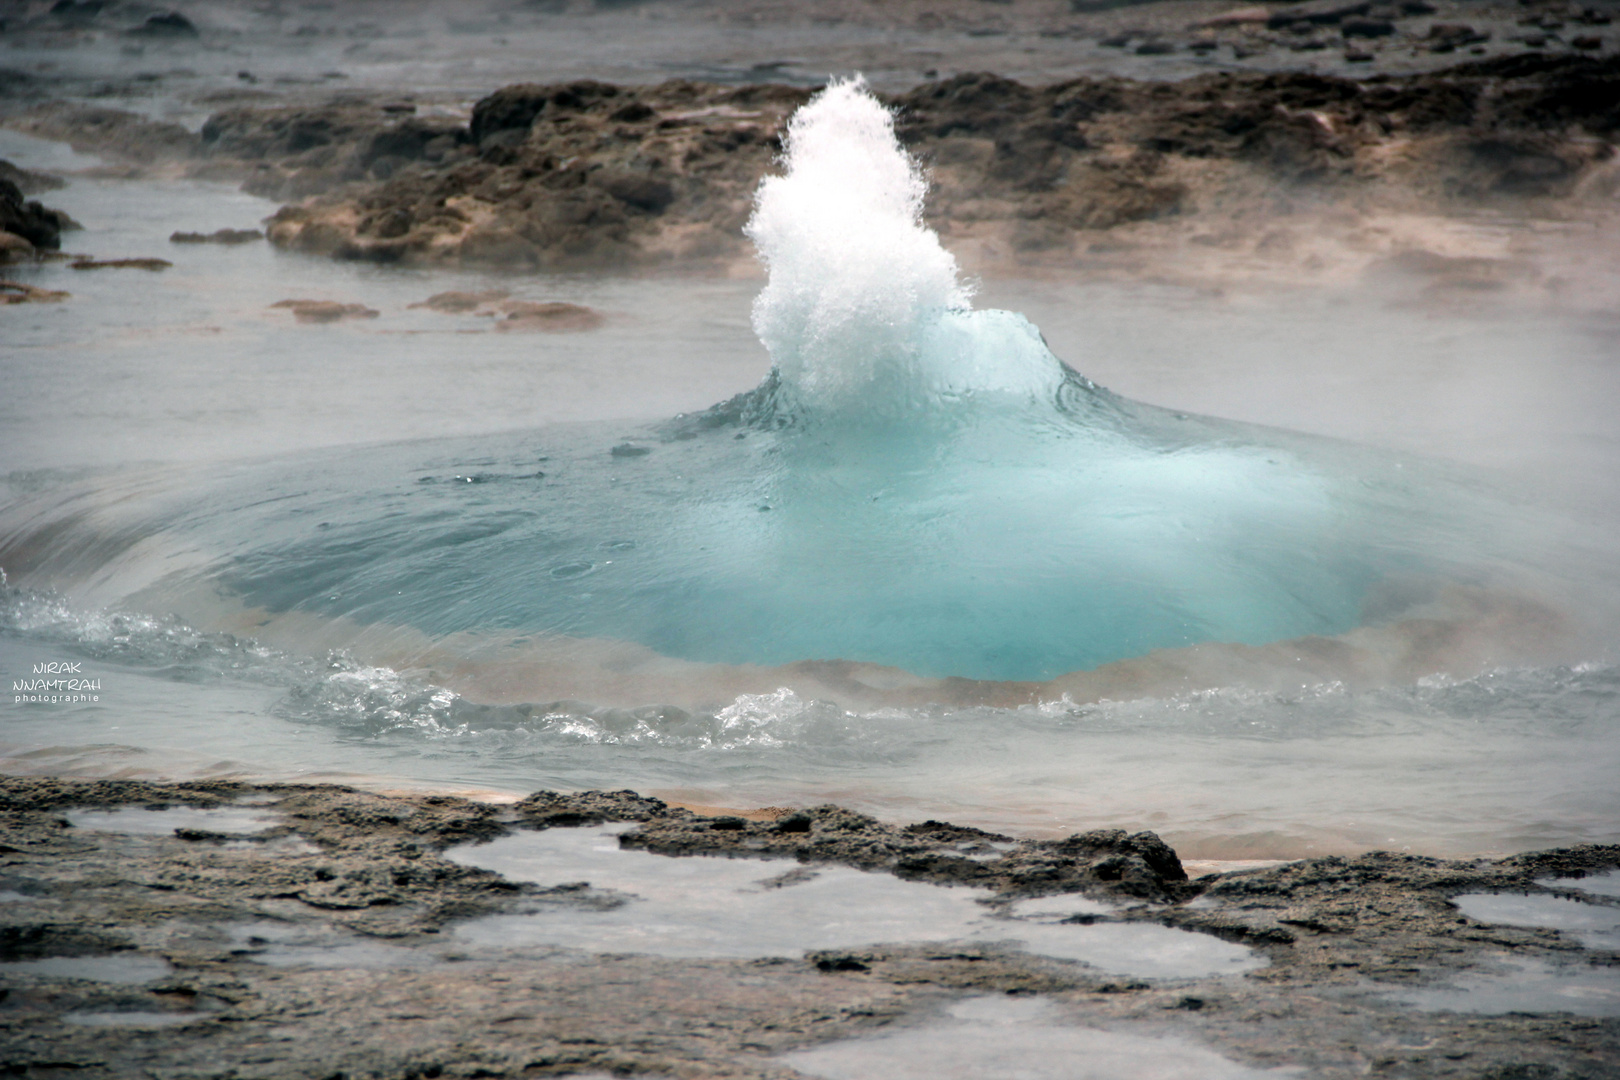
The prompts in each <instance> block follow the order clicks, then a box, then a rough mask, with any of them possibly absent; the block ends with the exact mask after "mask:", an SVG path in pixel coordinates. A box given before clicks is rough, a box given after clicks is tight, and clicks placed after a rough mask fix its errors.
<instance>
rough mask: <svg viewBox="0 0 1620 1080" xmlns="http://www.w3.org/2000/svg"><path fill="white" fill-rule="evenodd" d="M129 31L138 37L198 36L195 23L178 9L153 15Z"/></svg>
mask: <svg viewBox="0 0 1620 1080" xmlns="http://www.w3.org/2000/svg"><path fill="white" fill-rule="evenodd" d="M130 33H131V34H135V35H138V36H140V37H154V38H194V37H197V36H198V35H197V25H196V24H195V23H193V22H192V21H191V20H190V19H188V18H186V17H185V16H184V15H182V14H180V13H179V12H178V11H170V12H166V13H164V14H162V15H153V16H151V17H150V18H148V19H147V20H146V21H145V22H144V23H142V24H141V25H140V26H138V27H136V28H135V29H133V30H131V31H130Z"/></svg>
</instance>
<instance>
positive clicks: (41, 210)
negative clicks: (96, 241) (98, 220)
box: [0, 177, 76, 251]
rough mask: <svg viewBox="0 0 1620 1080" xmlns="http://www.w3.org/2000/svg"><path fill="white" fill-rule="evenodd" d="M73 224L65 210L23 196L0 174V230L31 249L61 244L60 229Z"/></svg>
mask: <svg viewBox="0 0 1620 1080" xmlns="http://www.w3.org/2000/svg"><path fill="white" fill-rule="evenodd" d="M74 227H76V223H75V222H73V220H72V219H71V218H69V217H68V216H67V215H66V214H64V213H62V212H61V211H59V210H52V209H49V208H48V207H45V206H42V205H40V203H38V202H37V201H35V200H32V199H24V198H23V193H22V189H21V188H20V187H18V186H17V185H16V184H15V183H13V182H12V181H11V180H8V179H5V178H4V177H0V233H9V234H10V235H12V236H15V237H19V238H21V239H22V240H24V241H26V242H27V243H28V245H29V246H30V247H31V248H34V249H38V250H42V251H55V250H57V249H58V248H60V247H61V246H62V230H63V229H64V228H74Z"/></svg>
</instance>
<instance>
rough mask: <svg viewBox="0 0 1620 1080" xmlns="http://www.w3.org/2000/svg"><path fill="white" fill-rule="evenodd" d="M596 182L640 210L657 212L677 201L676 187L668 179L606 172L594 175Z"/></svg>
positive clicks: (617, 197) (614, 195)
mask: <svg viewBox="0 0 1620 1080" xmlns="http://www.w3.org/2000/svg"><path fill="white" fill-rule="evenodd" d="M592 180H593V182H594V183H596V184H597V185H598V186H599V187H601V188H602V190H603V191H606V192H607V193H608V194H609V195H612V196H613V197H614V198H615V199H618V200H619V201H620V202H623V203H628V204H629V205H631V206H633V207H635V208H636V209H638V210H645V211H647V212H648V213H649V214H657V213H661V212H663V210H664V209H665V208H666V207H668V206H669V204H670V203H672V202H674V201H675V189H674V188H673V187H672V186H671V185H670V183H669V181H668V180H661V179H658V178H657V177H653V176H646V175H638V174H635V173H622V172H604V173H597V174H596V175H594V176H593V177H592Z"/></svg>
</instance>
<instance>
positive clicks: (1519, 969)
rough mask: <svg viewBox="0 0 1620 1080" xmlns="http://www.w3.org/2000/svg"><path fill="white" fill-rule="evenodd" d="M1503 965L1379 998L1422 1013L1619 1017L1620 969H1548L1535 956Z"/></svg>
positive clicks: (1549, 967)
mask: <svg viewBox="0 0 1620 1080" xmlns="http://www.w3.org/2000/svg"><path fill="white" fill-rule="evenodd" d="M1505 966H1506V968H1507V970H1506V971H1505V972H1469V973H1467V974H1464V975H1460V976H1458V977H1457V978H1455V979H1453V980H1451V982H1450V984H1449V985H1446V986H1440V987H1424V988H1419V989H1413V990H1399V991H1392V992H1388V993H1385V994H1383V995H1382V996H1384V997H1385V998H1388V999H1390V1000H1393V1001H1396V1002H1399V1003H1401V1004H1404V1005H1410V1006H1413V1007H1414V1008H1418V1009H1422V1010H1424V1011H1425V1012H1457V1013H1480V1014H1484V1015H1488V1016H1497V1015H1501V1014H1503V1013H1520V1012H1523V1013H1573V1014H1575V1015H1576V1016H1598V1017H1611V1016H1620V972H1617V971H1616V970H1615V969H1613V968H1600V967H1577V966H1573V965H1571V966H1566V967H1553V966H1551V965H1549V964H1544V963H1542V962H1540V961H1538V960H1511V961H1508V962H1507V963H1506V965H1505Z"/></svg>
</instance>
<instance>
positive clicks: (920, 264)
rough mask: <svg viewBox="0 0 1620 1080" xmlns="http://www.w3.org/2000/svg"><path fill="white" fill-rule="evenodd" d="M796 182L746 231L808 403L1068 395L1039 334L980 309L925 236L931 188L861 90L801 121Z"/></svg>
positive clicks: (774, 346) (834, 88) (782, 365)
mask: <svg viewBox="0 0 1620 1080" xmlns="http://www.w3.org/2000/svg"><path fill="white" fill-rule="evenodd" d="M784 142H785V146H786V150H785V153H784V154H783V162H784V164H785V165H786V173H785V175H782V176H770V177H766V178H765V180H763V181H762V182H761V184H760V187H759V192H758V194H757V196H756V198H755V204H754V214H753V217H752V218H751V219H750V220H749V222H748V226H747V229H746V232H747V234H748V237H749V239H751V240H752V241H753V242H754V245H755V247H756V248H757V249H758V251H759V257H760V260H761V261H762V262H763V263H764V264H765V266H766V268H767V269H768V270H769V272H770V281H769V282H768V283H767V284H766V286H765V288H764V289H763V290H762V291H761V292H760V294H759V297H758V298H757V299H756V300H755V302H754V330H755V332H756V333H757V334H758V335H759V338H760V340H761V341H762V342H764V344H765V347H766V348H767V349H768V350H769V351H770V354H771V360H772V362H773V363H774V364H775V367H776V371H777V374H778V375H779V376H780V378H781V379H782V381H783V383H784V384H785V385H786V386H787V387H790V388H791V389H792V390H793V391H794V392H795V396H796V397H797V399H798V401H799V402H800V403H802V404H806V405H809V406H810V407H812V408H815V409H817V410H824V411H827V412H832V411H841V412H846V413H847V412H851V411H853V412H854V413H855V414H857V415H864V414H866V413H869V412H871V411H874V409H875V407H878V406H885V407H889V408H895V407H899V408H902V409H903V408H906V407H908V406H915V405H919V404H927V403H929V402H931V401H933V400H936V399H938V398H940V397H942V396H951V395H961V394H969V393H974V392H982V391H1017V392H1020V393H1025V394H1039V393H1047V394H1049V393H1051V392H1053V391H1055V390H1056V388H1057V386H1058V384H1059V383H1061V382H1062V374H1061V370H1060V368H1059V365H1058V362H1057V360H1056V359H1055V358H1054V357H1053V356H1052V354H1051V352H1050V351H1049V350H1048V349H1047V348H1046V343H1045V341H1044V340H1042V338H1041V335H1040V332H1039V331H1037V330H1036V329H1035V328H1034V327H1033V326H1031V325H1030V324H1029V323H1028V322H1027V321H1026V320H1025V319H1023V318H1022V317H1021V316H1019V315H1015V314H1013V313H1012V312H1006V311H981V312H973V311H969V310H968V306H969V298H970V296H971V290H970V289H969V288H968V287H967V286H966V285H964V284H963V283H962V281H961V279H960V277H959V275H958V273H957V266H956V258H955V256H953V255H951V253H950V252H948V251H946V250H945V248H944V247H943V246H942V245H941V244H940V242H939V237H938V236H937V235H936V234H935V233H934V231H933V230H932V229H929V228H928V227H927V226H926V225H924V224H923V220H922V212H923V199H924V197H925V196H926V195H927V192H928V182H927V179H926V178H925V177H924V176H923V173H922V170H921V169H920V168H919V166H918V164H917V162H916V161H915V160H913V159H912V158H911V156H910V155H909V154H907V153H906V151H905V150H904V149H903V148H902V147H901V146H900V142H899V140H898V139H897V138H896V137H895V133H894V118H893V117H892V116H891V115H890V113H889V112H888V110H887V109H885V108H884V107H883V106H882V105H881V104H880V103H879V102H878V101H877V99H876V98H874V97H873V96H872V95H871V93H869V92H868V91H867V89H866V83H865V82H864V81H863V80H862V79H860V78H859V77H857V78H854V79H847V80H838V81H834V82H833V83H832V84H831V85H829V86H828V87H827V88H826V89H825V90H823V91H822V92H821V93H820V94H817V95H816V96H815V97H814V98H813V99H811V101H810V102H809V103H808V104H806V105H805V106H803V107H802V108H800V109H799V110H798V111H797V112H795V113H794V114H793V117H792V119H791V120H790V121H789V122H788V130H787V135H786V138H785V140H784Z"/></svg>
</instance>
